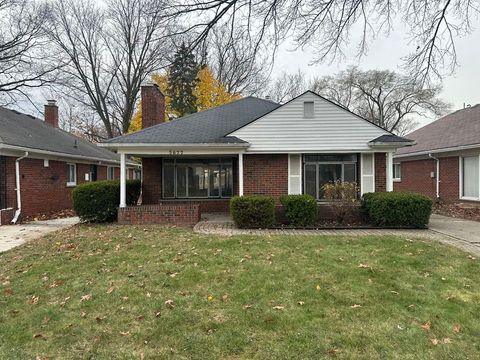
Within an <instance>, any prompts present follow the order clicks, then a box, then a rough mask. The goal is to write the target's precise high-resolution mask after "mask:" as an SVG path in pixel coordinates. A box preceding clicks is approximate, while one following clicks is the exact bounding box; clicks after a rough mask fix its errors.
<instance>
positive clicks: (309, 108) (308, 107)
mask: <svg viewBox="0 0 480 360" xmlns="http://www.w3.org/2000/svg"><path fill="white" fill-rule="evenodd" d="M313 113H314V106H313V101H304V102H303V117H305V118H313Z"/></svg>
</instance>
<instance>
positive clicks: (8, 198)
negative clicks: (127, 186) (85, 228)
mask: <svg viewBox="0 0 480 360" xmlns="http://www.w3.org/2000/svg"><path fill="white" fill-rule="evenodd" d="M44 115H45V121H42V120H40V119H37V118H35V117H33V116H30V115H26V114H22V113H20V112H18V111H15V110H10V109H7V108H4V107H0V225H6V224H9V223H11V222H12V220H14V221H15V222H16V221H17V220H18V219H20V218H22V217H23V218H25V217H32V216H36V215H40V214H48V213H52V212H57V211H60V210H65V209H71V208H72V197H71V193H72V189H73V188H74V187H75V186H76V185H77V184H79V183H82V182H85V181H95V180H104V179H118V178H119V177H120V166H119V165H120V161H119V160H120V158H119V156H118V155H117V154H115V153H113V152H111V151H109V150H107V149H103V148H100V147H98V146H96V145H94V144H91V143H89V142H88V141H85V140H83V139H81V138H78V137H76V136H74V135H72V134H70V133H67V132H65V131H63V130H61V129H59V128H58V107H57V106H56V104H55V101H53V100H51V101H49V102H48V104H47V105H45V112H44ZM138 168H139V166H138V165H136V164H135V163H133V162H131V161H129V162H128V172H127V176H128V177H130V178H132V179H133V178H134V177H135V176H138ZM18 185H20V186H19V187H18ZM18 199H20V201H18Z"/></svg>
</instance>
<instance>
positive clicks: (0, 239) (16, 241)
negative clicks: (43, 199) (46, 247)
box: [0, 217, 80, 252]
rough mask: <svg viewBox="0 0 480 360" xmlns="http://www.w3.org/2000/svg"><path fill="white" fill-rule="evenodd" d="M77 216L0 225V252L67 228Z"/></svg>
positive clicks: (75, 222) (76, 221) (76, 219)
mask: <svg viewBox="0 0 480 360" xmlns="http://www.w3.org/2000/svg"><path fill="white" fill-rule="evenodd" d="M79 221H80V220H79V218H78V217H70V218H64V219H54V220H45V221H32V222H29V223H26V224H19V225H4V226H0V252H4V251H7V250H10V249H12V248H14V247H16V246H19V245H22V244H24V243H26V242H27V241H31V240H35V239H38V238H39V237H42V236H44V235H46V234H49V233H51V232H54V231H57V230H61V229H66V228H69V227H71V226H73V225H75V224H78V222H79Z"/></svg>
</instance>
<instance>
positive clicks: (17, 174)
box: [12, 151, 28, 224]
mask: <svg viewBox="0 0 480 360" xmlns="http://www.w3.org/2000/svg"><path fill="white" fill-rule="evenodd" d="M27 156H28V151H25V155H23V156H21V157H19V158H17V159H16V160H15V186H16V189H15V190H16V191H17V211H15V216H14V217H13V220H12V223H14V224H16V223H17V221H18V218H19V217H20V213H21V212H22V194H21V190H20V160H23V159H25V158H26V157H27Z"/></svg>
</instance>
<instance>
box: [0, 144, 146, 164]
mask: <svg viewBox="0 0 480 360" xmlns="http://www.w3.org/2000/svg"><path fill="white" fill-rule="evenodd" d="M1 149H6V150H17V151H25V152H29V153H35V154H40V155H49V156H52V157H58V158H67V159H78V160H84V161H86V162H92V161H98V162H99V163H104V164H115V165H120V161H119V160H108V159H104V158H98V157H89V156H84V155H73V154H67V153H62V152H56V151H49V150H41V149H35V148H28V147H23V146H15V145H8V144H0V150H1ZM128 164H129V165H130V166H137V165H138V164H136V163H133V162H128Z"/></svg>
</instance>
